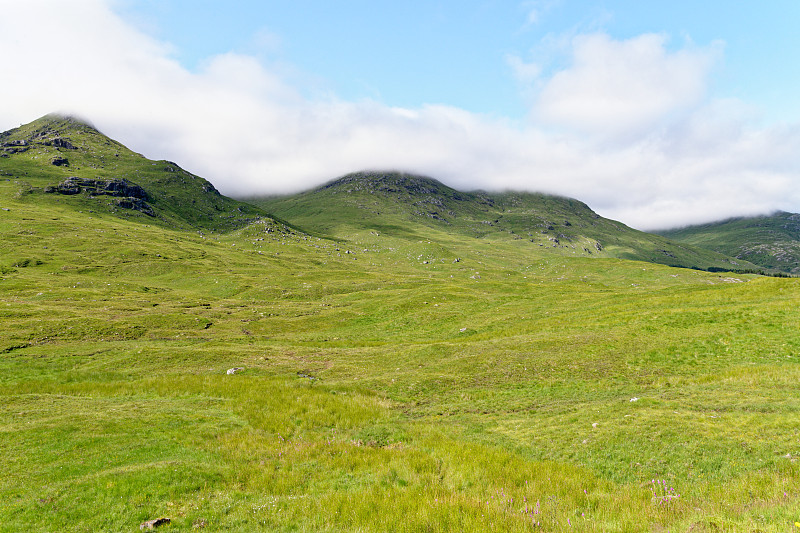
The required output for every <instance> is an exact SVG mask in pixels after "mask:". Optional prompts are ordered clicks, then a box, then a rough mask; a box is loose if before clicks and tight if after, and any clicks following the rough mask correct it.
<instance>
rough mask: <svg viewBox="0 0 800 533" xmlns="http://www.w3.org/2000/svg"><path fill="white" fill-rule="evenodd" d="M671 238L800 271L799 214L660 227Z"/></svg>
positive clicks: (763, 263) (762, 263)
mask: <svg viewBox="0 0 800 533" xmlns="http://www.w3.org/2000/svg"><path fill="white" fill-rule="evenodd" d="M659 234H660V235H664V236H666V237H669V238H671V239H674V240H677V241H680V242H685V243H688V244H692V245H694V246H698V247H702V248H705V249H707V250H713V251H715V252H720V253H723V254H726V255H730V256H733V257H736V258H739V259H741V260H744V261H749V262H751V263H755V264H757V265H759V266H761V267H764V268H768V269H773V270H777V271H780V272H786V273H789V274H795V275H796V274H800V214H796V213H786V212H783V211H779V212H777V213H773V214H772V215H765V216H758V217H747V218H731V219H728V220H723V221H720V222H713V223H710V224H702V225H697V226H688V227H685V228H677V229H672V230H666V231H660V232H659Z"/></svg>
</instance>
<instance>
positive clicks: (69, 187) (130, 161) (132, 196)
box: [0, 114, 270, 231]
mask: <svg viewBox="0 0 800 533" xmlns="http://www.w3.org/2000/svg"><path fill="white" fill-rule="evenodd" d="M0 173H1V174H2V175H3V176H6V177H9V178H14V179H16V180H18V181H19V183H20V191H21V194H24V195H34V196H36V197H37V198H43V199H45V201H51V202H67V203H69V204H71V205H75V206H76V207H81V208H86V209H88V210H98V211H101V212H106V213H110V214H113V215H115V216H121V217H124V218H132V219H138V220H142V221H147V222H152V223H157V224H163V225H167V226H172V227H175V228H183V229H196V230H200V231H225V230H229V229H233V228H236V227H241V226H242V225H245V224H247V223H248V222H252V221H254V220H256V219H267V218H270V217H269V216H268V214H267V213H265V212H263V211H262V210H260V209H258V208H257V207H255V206H252V205H250V204H247V203H244V202H240V201H238V200H234V199H231V198H228V197H225V196H223V195H221V194H220V193H219V191H217V189H216V188H215V187H214V185H213V184H211V182H209V181H207V180H205V179H203V178H201V177H200V176H197V175H195V174H192V173H191V172H188V171H186V170H184V169H183V168H181V167H180V166H179V165H178V164H176V163H174V162H172V161H167V160H150V159H147V158H145V157H144V156H142V155H141V154H138V153H136V152H134V151H132V150H130V149H129V148H127V147H126V146H124V145H123V144H122V143H120V142H118V141H116V140H114V139H111V138H109V137H107V136H106V135H104V134H103V133H101V132H100V131H99V130H97V129H96V128H95V127H94V126H93V125H92V124H91V123H90V122H89V121H86V120H84V119H81V118H76V117H74V116H70V115H60V114H49V115H45V116H43V117H41V118H39V119H37V120H34V121H33V122H30V123H28V124H24V125H22V126H20V127H18V128H13V129H11V130H8V131H5V132H2V133H0Z"/></svg>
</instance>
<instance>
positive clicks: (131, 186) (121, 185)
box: [44, 176, 147, 200]
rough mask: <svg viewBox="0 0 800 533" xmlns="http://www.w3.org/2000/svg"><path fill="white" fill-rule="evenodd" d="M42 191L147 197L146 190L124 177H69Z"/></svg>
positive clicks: (144, 198)
mask: <svg viewBox="0 0 800 533" xmlns="http://www.w3.org/2000/svg"><path fill="white" fill-rule="evenodd" d="M44 192H48V193H60V194H79V193H81V192H86V193H88V194H90V195H92V196H101V195H106V196H119V197H123V196H124V197H130V198H141V199H142V200H146V199H147V192H146V191H145V190H144V189H142V188H141V187H139V186H138V185H136V184H135V183H131V182H130V181H128V180H126V179H119V178H114V179H109V180H104V179H101V178H98V179H89V178H78V177H75V176H72V177H69V178H67V179H65V180H64V181H62V182H61V183H59V184H58V185H56V186H54V187H47V188H46V189H45V191H44Z"/></svg>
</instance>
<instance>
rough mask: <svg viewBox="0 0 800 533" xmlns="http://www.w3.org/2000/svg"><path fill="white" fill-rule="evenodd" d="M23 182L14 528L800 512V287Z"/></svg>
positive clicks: (0, 332)
mask: <svg viewBox="0 0 800 533" xmlns="http://www.w3.org/2000/svg"><path fill="white" fill-rule="evenodd" d="M13 187H14V185H13V183H12V182H0V193H2V194H0V200H2V207H4V208H6V209H7V211H5V210H4V211H0V258H2V259H0V269H2V275H0V320H2V328H1V329H0V370H1V371H0V397H1V399H0V453H2V456H3V458H4V459H3V464H2V477H0V531H21V530H26V531H96V530H102V531H132V530H136V529H137V527H138V526H139V524H141V523H143V522H145V521H147V520H151V519H154V518H158V517H168V518H170V520H171V522H170V524H169V525H167V526H163V529H164V530H166V531H194V530H198V529H202V528H206V529H207V530H209V531H259V530H261V531H390V530H391V531H538V530H542V531H570V530H575V531H690V530H691V531H782V532H785V531H790V530H792V529H793V528H794V529H797V528H795V525H794V524H795V522H800V513H798V508H799V507H800V506H798V503H799V502H800V468H799V467H798V463H797V462H796V457H797V456H800V394H798V392H800V386H798V383H800V364H799V363H800V361H799V360H798V359H800V349H799V348H800V335H799V334H798V328H799V327H800V308H798V306H797V302H798V301H800V280H797V279H775V278H762V277H756V276H749V275H748V276H735V275H728V274H710V273H705V272H698V271H694V270H686V269H673V268H669V267H663V266H658V265H652V264H648V263H642V262H633V261H622V260H612V259H599V258H576V257H567V256H558V255H552V254H551V255H548V254H546V253H540V254H538V255H535V256H534V255H531V252H530V251H529V250H525V251H522V250H520V249H519V248H517V247H515V246H516V245H515V244H514V243H513V242H486V241H481V240H478V239H476V240H474V241H468V240H467V239H466V238H463V239H462V240H458V239H456V238H454V239H453V240H451V241H442V240H431V241H430V242H429V241H410V240H401V239H392V238H390V237H384V236H381V235H373V234H369V235H354V236H353V237H352V239H350V240H348V241H331V240H326V239H322V238H317V237H309V236H306V235H302V234H300V233H280V232H276V231H273V230H272V229H270V231H267V230H266V226H264V225H261V224H259V223H255V224H253V225H251V226H249V227H247V228H245V229H243V230H240V231H237V232H234V233H229V234H226V235H222V236H219V235H217V236H210V235H202V234H198V233H189V232H177V231H168V230H165V229H162V228H158V227H155V226H148V225H145V224H142V223H135V222H127V221H124V220H119V219H115V218H112V217H111V216H106V215H100V214H96V213H95V214H89V213H78V212H75V211H70V210H68V209H66V208H63V209H61V210H59V209H58V208H53V207H52V206H49V207H44V206H37V205H36V204H33V203H30V202H26V201H25V199H24V198H20V197H19V196H15V195H14V191H15V189H13ZM456 259H458V261H456ZM231 368H242V369H243V370H241V371H239V372H237V373H234V374H228V373H227V370H228V369H231Z"/></svg>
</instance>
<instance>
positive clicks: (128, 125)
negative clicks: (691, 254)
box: [0, 0, 800, 229]
mask: <svg viewBox="0 0 800 533" xmlns="http://www.w3.org/2000/svg"><path fill="white" fill-rule="evenodd" d="M0 7H2V9H3V11H2V13H3V16H2V17H0V49H2V50H3V51H4V55H3V74H4V80H3V82H4V83H2V84H0V98H2V100H3V101H4V102H13V103H14V105H6V106H0V130H5V129H9V128H11V127H14V126H17V125H19V124H21V123H26V122H29V121H31V120H34V119H35V118H38V117H39V116H41V115H44V114H46V113H49V112H54V111H57V112H63V113H71V114H76V115H79V116H82V117H84V118H86V119H88V120H90V121H92V122H93V123H94V124H95V125H97V126H98V128H99V129H101V130H102V131H103V132H105V133H106V134H108V135H110V136H112V137H114V138H116V139H117V140H119V141H121V142H123V143H125V144H126V145H128V146H129V147H131V148H132V149H134V150H136V151H138V152H141V153H143V154H144V155H146V156H148V157H150V158H153V159H170V160H173V161H176V162H178V163H179V164H180V165H181V166H183V167H185V168H187V169H188V170H190V171H193V172H195V173H197V174H199V175H201V176H203V177H205V178H207V179H209V180H211V181H212V182H213V183H214V184H215V185H216V186H217V187H218V188H219V189H220V190H221V191H222V192H223V193H225V194H229V195H234V196H247V195H254V194H276V193H290V192H297V191H299V190H303V189H307V188H310V187H313V186H316V185H319V184H321V183H323V182H325V181H328V180H330V179H333V178H336V177H337V176H340V175H342V174H344V173H347V172H352V171H357V170H363V169H396V170H404V171H409V172H416V173H421V174H426V175H429V176H432V177H435V178H437V179H439V180H441V181H443V182H444V183H446V184H448V185H451V186H453V187H456V188H459V189H462V190H471V189H477V188H481V189H488V190H504V189H515V190H530V191H541V192H549V193H554V194H561V195H566V196H571V197H575V198H578V199H580V200H582V201H584V202H586V203H588V204H589V205H590V206H591V207H592V208H594V209H595V210H596V211H598V212H599V213H600V214H602V215H604V216H608V217H610V218H614V219H616V220H620V221H622V222H625V223H626V224H629V225H631V226H634V227H637V228H641V229H655V228H663V227H670V226H677V225H682V224H686V223H697V222H706V221H710V220H715V219H720V218H724V217H728V216H736V215H751V214H758V213H766V212H770V211H773V210H776V209H782V210H787V211H793V212H799V211H800V183H799V182H798V181H800V180H799V179H798V178H799V177H800V104H798V98H797V97H796V95H797V94H800V63H798V62H797V61H796V60H795V56H796V52H797V51H798V50H800V32H797V31H796V25H797V22H798V21H800V2H795V1H773V2H765V3H755V2H731V1H727V2H722V1H717V0H711V1H703V2H688V1H671V2H632V1H621V0H608V1H603V2H589V1H586V0H507V1H499V0H461V1H453V0H443V1H425V2H422V1H411V0H407V1H405V2H395V1H392V2H385V1H375V0H373V1H364V0H351V1H347V2H341V1H334V0H329V1H320V0H295V1H291V2H289V1H280V2H279V1H239V2H221V1H207V0H206V1H203V0H192V1H189V0H160V1H155V0H74V1H71V2H65V1H63V0H26V1H24V2H17V1H12V0H0Z"/></svg>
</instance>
